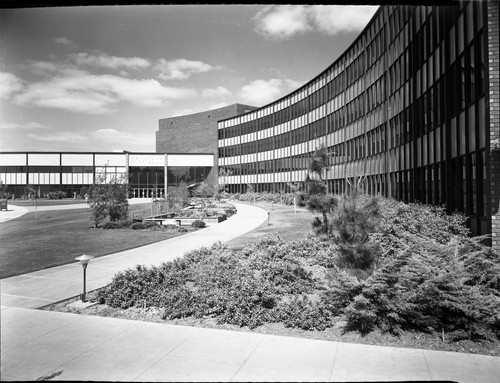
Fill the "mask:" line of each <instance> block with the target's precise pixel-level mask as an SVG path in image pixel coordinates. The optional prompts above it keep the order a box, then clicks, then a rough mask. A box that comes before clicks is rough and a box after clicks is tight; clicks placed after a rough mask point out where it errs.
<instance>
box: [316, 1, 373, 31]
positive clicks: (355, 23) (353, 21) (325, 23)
mask: <svg viewBox="0 0 500 383" xmlns="http://www.w3.org/2000/svg"><path fill="white" fill-rule="evenodd" d="M377 8H378V7H373V6H354V5H351V6H341V5H317V6H314V7H311V10H310V12H311V16H312V19H313V20H314V24H315V26H316V28H317V29H318V30H319V31H320V32H323V33H325V34H327V35H335V34H337V33H341V32H356V31H361V30H362V29H363V28H364V27H365V26H366V24H368V21H370V19H371V18H372V16H373V15H374V14H375V11H376V10H377Z"/></svg>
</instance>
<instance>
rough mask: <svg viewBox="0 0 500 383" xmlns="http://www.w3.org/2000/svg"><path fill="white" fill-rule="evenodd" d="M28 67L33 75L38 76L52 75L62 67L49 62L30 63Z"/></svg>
mask: <svg viewBox="0 0 500 383" xmlns="http://www.w3.org/2000/svg"><path fill="white" fill-rule="evenodd" d="M28 66H29V68H30V69H31V71H32V72H33V73H34V74H36V75H39V76H48V75H52V74H54V73H55V72H57V71H58V70H60V69H61V67H62V66H61V65H57V64H55V63H52V62H49V61H30V62H29V64H28Z"/></svg>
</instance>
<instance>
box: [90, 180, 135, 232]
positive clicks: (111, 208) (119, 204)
mask: <svg viewBox="0 0 500 383" xmlns="http://www.w3.org/2000/svg"><path fill="white" fill-rule="evenodd" d="M127 188H128V187H127V184H126V183H125V180H124V178H123V177H122V178H118V177H113V178H112V179H111V180H106V175H105V174H101V175H99V176H97V179H96V183H94V184H92V185H90V187H89V189H88V194H89V201H88V204H89V207H90V217H91V219H92V221H93V222H94V227H96V228H97V227H99V225H100V224H101V222H103V221H104V219H106V217H108V216H109V219H110V220H111V221H114V222H115V221H123V220H127V219H128V199H127V195H128V190H127Z"/></svg>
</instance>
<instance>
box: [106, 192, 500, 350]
mask: <svg viewBox="0 0 500 383" xmlns="http://www.w3.org/2000/svg"><path fill="white" fill-rule="evenodd" d="M357 198H358V199H359V201H358V202H359V203H360V205H361V206H364V203H363V200H364V199H365V200H368V201H369V200H370V197H368V196H365V195H362V194H359V195H358V196H357ZM339 202H340V204H339V205H340V206H342V198H340V197H339ZM378 203H379V205H380V211H381V217H380V221H379V224H378V225H377V230H374V231H373V232H370V234H369V236H368V237H369V241H370V243H371V244H372V245H373V246H378V247H379V251H378V252H377V257H376V259H374V263H373V267H372V268H370V269H369V270H368V271H366V270H365V272H363V273H359V270H358V269H357V268H356V267H355V266H354V265H353V264H349V263H346V262H344V260H343V258H342V256H341V254H342V251H341V250H342V246H341V244H339V243H335V241H331V240H330V239H329V238H328V236H323V237H318V236H315V235H309V236H307V237H306V238H302V239H299V240H292V241H289V240H283V239H281V238H279V237H277V236H268V237H265V238H261V239H260V240H258V241H256V242H254V243H253V244H250V245H248V246H246V247H245V248H244V249H242V250H241V251H233V250H231V249H230V248H228V246H226V245H222V244H216V245H214V246H212V247H210V248H203V249H199V250H196V251H194V252H191V253H188V254H186V256H185V257H184V258H183V259H179V260H176V261H174V262H171V263H167V264H163V265H161V266H158V267H153V268H145V267H142V266H138V267H137V268H135V269H130V270H127V271H126V272H123V273H119V274H117V275H116V276H115V278H114V280H113V282H112V283H111V285H109V286H108V287H107V288H106V289H104V290H101V291H100V292H99V296H100V301H101V302H103V303H106V306H107V307H116V308H118V309H128V310H134V309H137V308H141V309H142V308H147V309H151V310H157V311H156V312H158V313H159V316H160V317H161V318H163V319H164V320H170V321H171V320H192V319H205V320H212V321H215V323H217V324H219V325H224V324H225V325H234V326H245V327H247V328H257V327H258V328H266V326H270V325H273V324H280V325H281V326H284V327H285V328H290V329H300V331H306V332H310V333H316V334H317V333H318V332H324V333H328V331H330V330H332V329H334V328H336V329H338V328H339V327H340V328H341V331H342V333H343V334H353V333H355V334H359V335H360V336H362V337H364V338H367V339H373V334H374V333H377V334H386V335H387V336H390V337H393V338H392V339H394V337H395V338H401V339H406V338H405V337H407V336H408V334H416V335H412V336H415V337H416V338H420V337H422V338H425V337H432V339H435V340H436V342H439V343H440V344H443V345H450V347H451V345H452V344H453V345H459V346H457V347H461V346H460V345H464V344H468V345H469V346H470V345H471V344H472V345H480V344H481V345H489V346H484V347H490V349H492V350H493V351H492V353H497V354H498V355H500V348H499V347H498V345H499V341H498V339H499V336H500V314H499V313H500V256H499V255H498V254H497V253H495V252H493V251H492V250H491V248H488V247H486V246H484V245H482V244H481V242H480V240H478V239H473V238H470V237H469V236H468V231H467V229H466V227H465V226H464V222H465V218H464V217H463V216H462V215H459V214H454V215H451V216H450V215H446V213H445V209H444V208H442V207H430V206H426V205H421V204H404V203H402V202H397V201H394V200H389V199H384V198H380V199H379V201H378ZM181 323H182V322H181ZM370 337H372V338H370ZM360 339H361V338H360ZM467 342H468V343H467ZM474 347H475V346H474ZM466 350H467V351H471V350H474V348H473V347H472V348H471V347H468V348H466Z"/></svg>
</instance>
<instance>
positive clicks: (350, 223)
mask: <svg viewBox="0 0 500 383" xmlns="http://www.w3.org/2000/svg"><path fill="white" fill-rule="evenodd" d="M363 181H364V177H356V178H355V179H354V180H353V181H350V180H347V183H348V185H349V189H348V192H347V193H346V194H345V195H344V196H343V197H342V198H341V199H340V201H339V202H338V206H337V208H336V209H335V212H334V215H333V217H332V221H331V226H330V227H331V230H330V236H331V238H332V240H333V242H334V243H336V244H337V245H338V246H339V247H340V256H339V266H343V267H348V268H354V269H359V270H365V271H367V270H371V269H372V268H373V267H374V266H375V264H376V262H377V258H378V254H379V252H380V248H379V246H378V245H377V244H376V243H373V242H371V241H370V234H371V233H373V232H375V231H376V229H377V227H378V225H379V223H380V219H381V214H380V205H379V199H378V197H376V196H367V195H365V194H363V192H362V188H361V185H362V183H363Z"/></svg>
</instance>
